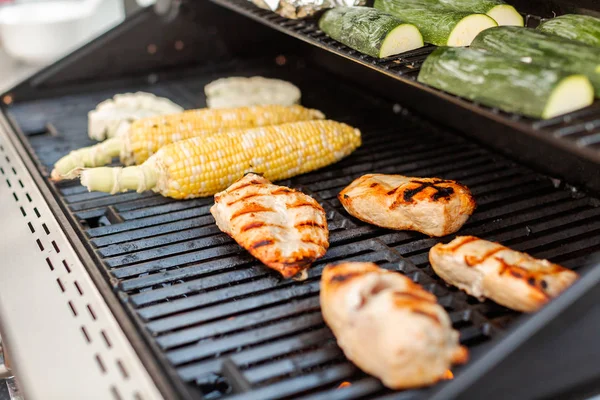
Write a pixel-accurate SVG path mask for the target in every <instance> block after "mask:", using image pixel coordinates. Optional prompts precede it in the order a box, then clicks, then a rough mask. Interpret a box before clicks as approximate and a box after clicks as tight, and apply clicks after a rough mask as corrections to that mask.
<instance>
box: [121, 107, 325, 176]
mask: <svg viewBox="0 0 600 400" xmlns="http://www.w3.org/2000/svg"><path fill="white" fill-rule="evenodd" d="M324 117H325V116H324V115H323V113H321V112H320V111H318V110H313V109H309V108H304V107H302V106H298V105H295V106H280V105H268V106H252V107H239V108H232V109H200V110H189V111H184V112H183V113H180V114H172V115H162V116H156V117H151V118H147V119H141V120H138V121H135V122H134V123H133V124H132V125H131V128H130V131H129V134H128V135H127V136H126V137H125V138H124V139H125V144H124V149H125V151H124V152H122V153H121V161H122V162H123V163H125V164H126V165H131V164H141V163H143V162H144V161H146V160H147V159H148V157H150V156H151V155H152V154H154V153H156V152H157V151H158V150H159V149H160V148H161V147H163V146H165V145H167V144H170V143H175V142H178V141H180V140H185V139H190V138H193V137H205V136H206V135H207V134H209V133H222V132H228V131H232V130H237V129H246V128H254V127H260V126H268V125H279V124H283V123H288V122H296V121H306V120H312V119H323V118H324Z"/></svg>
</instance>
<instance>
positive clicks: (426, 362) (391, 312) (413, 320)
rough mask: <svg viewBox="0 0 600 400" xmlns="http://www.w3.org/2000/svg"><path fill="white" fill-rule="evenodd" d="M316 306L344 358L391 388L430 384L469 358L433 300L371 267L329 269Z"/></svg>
mask: <svg viewBox="0 0 600 400" xmlns="http://www.w3.org/2000/svg"><path fill="white" fill-rule="evenodd" d="M320 300H321V309H322V313H323V318H324V319H325V322H326V323H327V325H328V326H329V327H330V328H331V330H332V331H333V333H334V335H335V336H336V338H337V341H338V345H339V346H340V347H341V348H342V350H343V351H344V354H345V355H346V357H347V358H348V359H350V360H351V361H352V362H354V363H355V364H356V365H357V366H358V367H359V368H361V369H362V370H364V371H365V372H367V373H369V374H371V375H373V376H376V377H378V378H379V379H381V380H382V382H383V383H384V385H386V386H387V387H389V388H392V389H405V388H412V387H419V386H425V385H430V384H433V383H435V382H437V381H439V380H441V379H443V378H444V376H445V374H446V371H447V370H448V369H449V368H450V367H451V366H452V364H456V363H463V362H466V360H467V358H468V352H467V350H466V349H465V348H464V347H462V346H460V345H459V343H458V332H456V331H455V330H454V329H452V325H451V323H450V318H449V317H448V314H447V313H446V311H445V310H444V309H443V308H442V307H441V306H440V305H438V304H437V302H436V297H435V296H434V295H432V294H431V293H429V292H427V291H425V290H424V289H423V288H422V287H421V286H420V285H418V284H416V283H414V282H412V281H411V280H410V279H409V278H407V277H406V276H404V275H401V274H399V273H396V272H391V271H387V270H385V269H382V268H379V267H378V266H377V265H375V264H373V263H358V262H348V263H342V264H338V265H329V266H327V267H326V268H325V269H324V271H323V275H322V277H321V297H320Z"/></svg>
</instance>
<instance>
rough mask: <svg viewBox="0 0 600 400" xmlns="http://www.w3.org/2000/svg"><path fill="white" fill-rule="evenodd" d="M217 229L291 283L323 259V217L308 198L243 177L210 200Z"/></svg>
mask: <svg viewBox="0 0 600 400" xmlns="http://www.w3.org/2000/svg"><path fill="white" fill-rule="evenodd" d="M210 212H211V213H212V215H213V217H214V218H215V221H216V222H217V226H218V227H219V229H221V230H222V231H223V232H225V233H227V234H228V235H229V236H231V237H232V238H233V239H234V240H235V241H236V242H238V244H239V245H240V246H242V247H243V248H245V249H246V250H248V251H249V252H250V254H252V255H253V256H254V257H256V258H258V259H259V260H260V261H261V262H262V263H264V264H265V265H266V266H268V267H269V268H272V269H274V270H276V271H279V272H280V273H281V274H282V275H283V276H284V277H285V278H290V277H292V276H294V275H296V274H297V273H298V272H301V271H303V270H305V269H306V268H308V267H309V266H310V264H311V263H312V262H313V261H315V260H316V259H317V258H320V257H323V255H324V254H325V252H326V251H327V248H328V247H329V231H328V229H327V217H326V215H325V211H324V210H323V208H322V207H321V206H320V205H319V203H318V202H317V201H316V200H315V199H313V198H312V197H310V196H308V195H306V194H304V193H301V192H299V191H297V190H293V189H290V188H287V187H284V186H277V185H273V184H272V183H271V182H269V181H268V180H267V179H265V178H263V177H262V176H260V175H256V174H247V175H246V176H244V177H243V178H242V179H240V180H238V181H237V182H235V183H234V184H233V185H231V186H230V187H229V188H227V189H226V190H225V191H223V192H220V193H217V194H216V195H215V204H214V206H212V207H211V209H210Z"/></svg>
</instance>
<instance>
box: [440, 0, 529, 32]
mask: <svg viewBox="0 0 600 400" xmlns="http://www.w3.org/2000/svg"><path fill="white" fill-rule="evenodd" d="M430 1H433V3H436V4H440V5H442V6H445V7H448V8H452V9H453V10H456V11H468V12H473V13H481V14H487V15H488V16H490V17H492V18H493V19H494V20H495V21H496V22H497V23H498V25H516V26H523V25H524V21H523V16H522V15H521V14H519V12H518V11H517V10H516V9H515V8H514V7H513V6H511V5H510V4H506V3H505V2H504V1H502V0H430Z"/></svg>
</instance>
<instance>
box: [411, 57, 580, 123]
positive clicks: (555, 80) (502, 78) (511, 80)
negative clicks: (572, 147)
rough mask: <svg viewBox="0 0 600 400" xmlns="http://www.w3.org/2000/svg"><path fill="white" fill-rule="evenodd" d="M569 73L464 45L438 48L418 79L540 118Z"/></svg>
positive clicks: (474, 99)
mask: <svg viewBox="0 0 600 400" xmlns="http://www.w3.org/2000/svg"><path fill="white" fill-rule="evenodd" d="M569 75H570V74H568V73H566V72H563V71H557V70H551V69H548V68H546V67H543V66H540V65H534V64H526V63H522V62H520V61H517V60H513V59H510V58H506V57H503V56H500V55H497V54H492V53H489V52H485V51H480V50H475V49H471V48H465V47H440V48H438V49H436V50H435V51H434V52H433V53H431V54H430V55H429V57H427V59H426V60H425V62H424V63H423V66H422V67H421V71H420V73H419V76H418V81H419V82H421V83H424V84H426V85H429V86H432V87H434V88H437V89H440V90H443V91H445V92H448V93H451V94H454V95H457V96H460V97H464V98H466V99H469V100H472V101H476V102H479V103H481V104H484V105H486V106H489V107H498V108H499V109H501V110H503V111H506V112H511V113H518V114H522V115H526V116H529V117H534V118H541V117H542V115H543V113H544V110H545V107H546V104H547V101H548V98H549V97H550V95H551V94H552V91H553V90H554V89H555V88H556V86H557V85H558V84H559V83H560V81H561V80H562V79H564V78H566V77H567V76H569Z"/></svg>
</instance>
